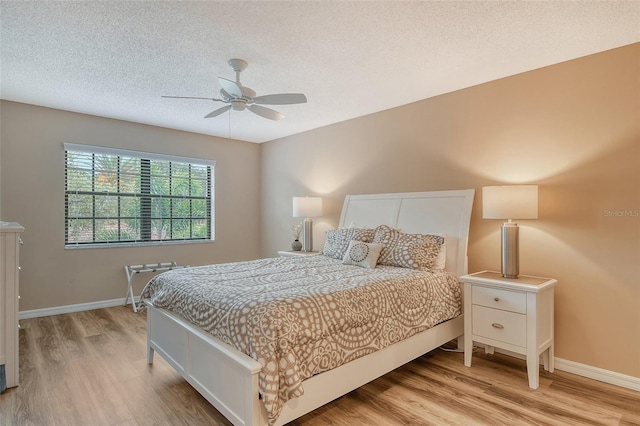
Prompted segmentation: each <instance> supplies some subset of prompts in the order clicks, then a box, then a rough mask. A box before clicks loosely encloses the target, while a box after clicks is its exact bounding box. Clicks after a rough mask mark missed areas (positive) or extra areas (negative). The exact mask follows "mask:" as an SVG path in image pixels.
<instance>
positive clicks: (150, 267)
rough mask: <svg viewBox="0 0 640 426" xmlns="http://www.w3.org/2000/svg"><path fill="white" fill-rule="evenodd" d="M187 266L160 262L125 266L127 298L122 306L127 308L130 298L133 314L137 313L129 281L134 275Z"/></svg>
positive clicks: (186, 266) (185, 266)
mask: <svg viewBox="0 0 640 426" xmlns="http://www.w3.org/2000/svg"><path fill="white" fill-rule="evenodd" d="M188 267H189V265H178V264H177V263H176V262H161V263H143V264H142V265H125V267H124V270H125V272H126V273H127V297H125V299H124V306H127V303H129V298H131V306H132V307H133V312H138V307H137V306H136V300H135V298H134V296H133V286H132V284H131V281H132V279H133V276H134V275H136V274H140V273H143V272H164V271H170V270H172V269H181V268H188Z"/></svg>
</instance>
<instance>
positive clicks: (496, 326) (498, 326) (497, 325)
mask: <svg viewBox="0 0 640 426" xmlns="http://www.w3.org/2000/svg"><path fill="white" fill-rule="evenodd" d="M491 327H493V328H497V329H500V330H502V329H503V328H504V325H502V324H498V323H497V322H494V323H493V324H491Z"/></svg>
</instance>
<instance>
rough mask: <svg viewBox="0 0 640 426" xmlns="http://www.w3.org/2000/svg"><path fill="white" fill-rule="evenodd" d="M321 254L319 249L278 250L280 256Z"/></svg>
mask: <svg viewBox="0 0 640 426" xmlns="http://www.w3.org/2000/svg"><path fill="white" fill-rule="evenodd" d="M318 254H320V252H317V251H290V250H282V251H279V252H278V256H280V257H299V256H316V255H318Z"/></svg>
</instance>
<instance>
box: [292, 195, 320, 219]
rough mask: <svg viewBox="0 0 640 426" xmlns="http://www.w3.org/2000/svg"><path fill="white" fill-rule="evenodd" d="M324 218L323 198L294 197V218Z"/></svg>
mask: <svg viewBox="0 0 640 426" xmlns="http://www.w3.org/2000/svg"><path fill="white" fill-rule="evenodd" d="M319 216H322V198H320V197H293V217H319Z"/></svg>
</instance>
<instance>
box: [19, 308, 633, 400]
mask: <svg viewBox="0 0 640 426" xmlns="http://www.w3.org/2000/svg"><path fill="white" fill-rule="evenodd" d="M139 299H140V298H139V297H136V298H135V301H136V303H138V302H139ZM123 304H124V298H121V299H111V300H102V301H100V302H91V303H80V304H78V305H65V306H57V307H53V308H44V309H32V310H30V311H20V315H19V319H21V320H23V319H29V318H39V317H47V316H50V315H60V314H68V313H71V312H80V311H89V310H91V309H102V308H110V307H112V306H121V305H123ZM478 346H484V345H478ZM496 352H502V353H506V354H507V355H511V356H516V357H518V358H521V359H524V356H523V355H520V354H516V353H513V352H508V351H502V350H500V349H498V348H496ZM554 361H555V368H556V369H558V370H561V371H565V372H567V373H571V374H576V375H578V376H582V377H586V378H588V379H593V380H598V381H600V382H604V383H609V384H611V385H616V386H620V387H623V388H627V389H631V390H634V391H637V392H640V377H633V376H628V375H626V374H621V373H616V372H615V371H610V370H605V369H602V368H598V367H592V366H590V365H586V364H580V363H579V362H574V361H569V360H566V359H562V358H558V357H556V358H555V359H554Z"/></svg>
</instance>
